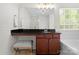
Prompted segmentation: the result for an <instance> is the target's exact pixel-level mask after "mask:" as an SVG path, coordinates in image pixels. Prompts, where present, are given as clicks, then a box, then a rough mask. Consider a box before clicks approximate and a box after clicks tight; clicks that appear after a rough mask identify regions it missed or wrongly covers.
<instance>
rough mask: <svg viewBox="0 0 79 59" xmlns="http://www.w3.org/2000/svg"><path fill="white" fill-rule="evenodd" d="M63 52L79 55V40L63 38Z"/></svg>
mask: <svg viewBox="0 0 79 59" xmlns="http://www.w3.org/2000/svg"><path fill="white" fill-rule="evenodd" d="M63 52H64V53H65V54H64V53H63ZM61 54H63V55H79V40H68V39H66V40H61Z"/></svg>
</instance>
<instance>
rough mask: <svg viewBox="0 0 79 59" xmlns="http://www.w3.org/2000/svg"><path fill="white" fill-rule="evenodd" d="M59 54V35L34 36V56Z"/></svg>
mask: <svg viewBox="0 0 79 59" xmlns="http://www.w3.org/2000/svg"><path fill="white" fill-rule="evenodd" d="M59 53H60V34H59V33H54V34H39V35H37V36H36V54H38V55H50V54H52V55H56V54H59Z"/></svg>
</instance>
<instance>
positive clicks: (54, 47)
mask: <svg viewBox="0 0 79 59" xmlns="http://www.w3.org/2000/svg"><path fill="white" fill-rule="evenodd" d="M59 53H60V36H59V34H55V35H53V39H50V40H49V54H54V55H55V54H59Z"/></svg>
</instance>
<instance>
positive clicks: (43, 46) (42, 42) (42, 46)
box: [36, 38, 48, 55]
mask: <svg viewBox="0 0 79 59" xmlns="http://www.w3.org/2000/svg"><path fill="white" fill-rule="evenodd" d="M36 50H37V51H36V53H37V54H39V55H46V54H48V39H44V38H42V39H41V38H40V39H39V38H37V40H36Z"/></svg>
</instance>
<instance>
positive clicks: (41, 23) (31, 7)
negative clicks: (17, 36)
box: [19, 4, 54, 29]
mask: <svg viewBox="0 0 79 59" xmlns="http://www.w3.org/2000/svg"><path fill="white" fill-rule="evenodd" d="M37 5H41V4H21V7H20V8H19V26H20V28H23V29H53V28H54V8H50V7H45V6H44V7H43V5H42V6H40V8H38V7H37ZM44 5H47V4H44ZM41 7H43V8H41Z"/></svg>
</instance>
